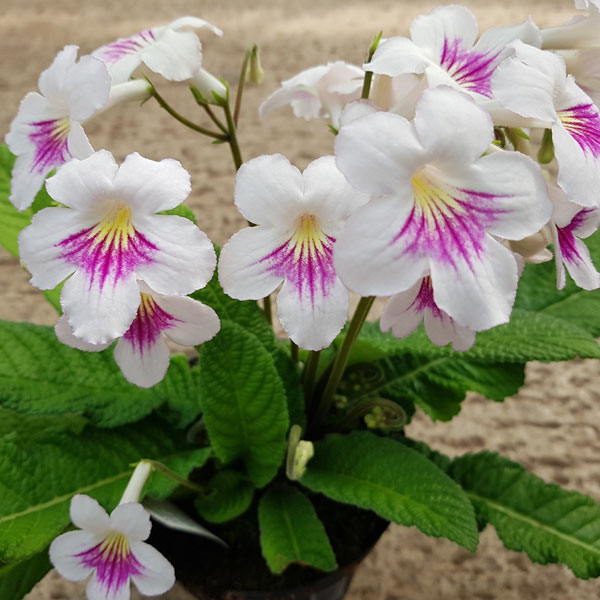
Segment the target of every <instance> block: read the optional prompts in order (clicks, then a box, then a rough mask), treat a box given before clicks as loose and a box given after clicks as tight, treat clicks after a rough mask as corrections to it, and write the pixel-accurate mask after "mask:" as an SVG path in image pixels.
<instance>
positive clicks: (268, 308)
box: [263, 296, 273, 326]
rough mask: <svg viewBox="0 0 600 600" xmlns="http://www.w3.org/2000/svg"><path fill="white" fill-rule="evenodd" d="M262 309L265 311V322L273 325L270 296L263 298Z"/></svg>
mask: <svg viewBox="0 0 600 600" xmlns="http://www.w3.org/2000/svg"><path fill="white" fill-rule="evenodd" d="M263 311H264V313H265V319H266V320H267V323H268V324H269V325H271V326H273V311H272V309H271V296H266V297H265V298H263Z"/></svg>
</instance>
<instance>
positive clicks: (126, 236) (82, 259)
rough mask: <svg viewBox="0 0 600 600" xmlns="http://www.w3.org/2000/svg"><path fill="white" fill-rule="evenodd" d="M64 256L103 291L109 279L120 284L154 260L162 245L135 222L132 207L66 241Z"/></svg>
mask: <svg viewBox="0 0 600 600" xmlns="http://www.w3.org/2000/svg"><path fill="white" fill-rule="evenodd" d="M57 245H58V246H60V247H62V249H63V252H62V254H61V258H63V259H64V260H66V261H67V262H69V263H71V264H75V265H78V266H79V268H80V269H83V270H84V271H85V273H86V274H87V275H88V277H89V280H90V284H89V285H90V289H91V288H92V287H93V285H94V284H95V283H97V284H98V286H99V288H100V290H102V289H103V288H104V286H105V284H106V282H107V281H111V282H112V284H113V285H116V284H117V283H118V282H119V281H121V280H123V279H126V278H128V277H130V276H131V275H132V273H133V272H134V270H135V268H136V267H138V266H139V265H147V264H150V263H152V262H153V258H152V257H153V255H154V253H155V252H156V251H158V247H157V246H155V245H154V244H153V243H152V242H150V241H149V240H148V239H147V238H146V237H145V236H144V235H142V234H141V233H139V232H137V231H136V230H135V229H134V227H133V225H132V224H131V210H130V209H129V208H128V207H126V208H120V209H117V210H116V211H115V212H113V213H112V214H111V215H110V216H109V217H107V218H106V219H104V220H103V221H102V222H100V223H98V225H95V226H94V227H89V228H87V229H83V230H81V231H79V232H77V233H75V234H73V235H71V236H69V237H68V238H66V239H64V240H62V242H60V243H59V244H57Z"/></svg>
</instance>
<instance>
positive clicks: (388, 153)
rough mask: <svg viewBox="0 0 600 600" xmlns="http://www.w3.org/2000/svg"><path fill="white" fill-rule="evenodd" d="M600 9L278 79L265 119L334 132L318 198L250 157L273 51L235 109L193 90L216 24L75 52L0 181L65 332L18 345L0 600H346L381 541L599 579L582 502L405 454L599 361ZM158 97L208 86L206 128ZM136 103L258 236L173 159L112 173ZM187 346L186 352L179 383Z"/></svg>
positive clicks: (280, 165) (489, 464)
mask: <svg viewBox="0 0 600 600" xmlns="http://www.w3.org/2000/svg"><path fill="white" fill-rule="evenodd" d="M578 8H582V7H581V6H579V7H578ZM583 8H584V9H585V10H586V11H587V14H585V15H580V18H579V19H576V20H575V21H573V22H572V23H570V24H568V25H566V26H564V27H556V28H551V29H547V30H542V31H540V30H539V28H538V27H537V26H536V25H535V24H534V23H533V22H532V21H531V20H527V21H525V22H524V23H521V24H518V25H514V26H502V27H498V28H494V29H491V30H489V31H486V32H484V33H483V34H482V35H481V37H480V38H479V40H478V41H477V42H475V40H476V38H477V26H476V23H475V20H474V18H473V16H472V15H471V13H470V12H469V11H468V10H467V9H466V8H463V7H460V6H448V7H440V8H438V9H435V10H434V11H432V12H431V13H429V14H428V15H423V16H420V17H419V18H417V19H416V20H415V22H414V23H413V26H412V27H411V38H410V39H409V38H400V37H392V38H388V39H385V40H383V39H382V38H381V34H380V35H378V36H376V37H375V39H374V41H373V43H372V45H371V47H370V48H369V49H368V59H367V63H366V64H365V65H364V67H362V68H361V67H357V66H354V65H349V64H347V63H344V62H341V61H338V62H333V63H328V64H326V65H319V66H317V67H314V68H312V69H308V70H307V71H303V72H302V73H299V74H298V75H296V76H294V77H292V78H291V79H289V80H287V81H285V82H284V83H283V84H282V86H281V88H279V89H278V90H276V91H275V92H273V93H272V94H271V95H270V96H269V97H268V98H267V99H266V100H265V102H264V103H263V104H262V106H261V111H260V112H261V116H263V117H264V116H267V115H268V113H269V112H270V111H271V110H274V109H276V108H279V107H281V106H283V105H288V104H289V105H291V107H292V109H293V111H294V113H295V115H296V116H298V117H304V118H324V119H326V120H327V123H328V125H329V128H330V129H331V131H332V134H333V135H332V140H334V154H333V155H328V156H323V157H321V158H319V159H317V160H316V161H314V162H312V163H311V164H310V165H309V166H308V167H307V168H306V169H305V170H304V171H303V172H300V171H299V170H298V169H297V168H296V167H295V166H293V165H292V164H291V163H290V162H289V161H288V160H287V159H286V158H285V157H284V156H282V155H280V154H275V155H262V156H258V157H255V158H253V159H251V160H249V161H247V162H244V161H243V159H242V150H241V148H240V144H239V142H238V137H237V127H238V120H239V116H240V107H241V103H242V99H243V90H244V86H245V85H246V83H257V82H258V81H259V80H260V77H261V69H260V64H259V61H258V50H257V47H256V46H255V45H252V46H250V47H249V48H248V49H247V51H246V53H245V55H244V57H243V61H242V67H241V73H240V78H239V82H238V85H237V89H236V92H235V95H234V94H233V93H232V90H231V89H230V86H229V84H228V83H227V82H225V81H224V80H222V79H219V78H218V77H216V76H214V75H212V74H211V73H209V72H207V71H205V70H204V69H203V67H202V53H201V46H200V41H199V39H198V37H197V36H196V33H194V30H201V29H208V30H210V31H211V32H212V33H214V34H217V35H220V34H221V32H220V30H219V29H218V28H217V27H215V26H214V25H211V24H210V23H207V22H206V21H203V20H201V19H198V18H192V17H183V18H180V19H177V20H176V21H173V22H172V23H170V24H168V25H165V26H161V27H156V28H153V29H150V30H147V31H144V32H140V33H138V34H135V35H133V36H131V37H129V38H123V39H119V40H117V41H116V42H113V43H109V44H107V45H106V46H103V47H102V48H100V49H98V50H97V51H96V52H94V53H93V54H92V55H90V56H83V57H81V58H79V59H78V58H77V48H76V47H75V46H67V47H65V48H64V49H63V50H62V51H61V52H60V53H59V54H58V55H57V57H56V58H55V59H54V61H53V62H52V64H51V65H50V67H49V68H48V69H47V70H46V71H44V72H43V73H42V74H41V76H40V80H39V93H37V92H33V93H31V94H28V95H27V96H26V97H25V98H24V99H23V101H22V104H21V107H20V108H19V112H18V114H17V116H16V117H15V119H14V121H13V123H12V125H11V129H10V132H9V133H8V135H7V136H6V142H7V146H4V147H3V148H2V150H1V154H0V162H1V163H2V166H3V169H2V176H3V187H2V190H1V191H2V195H1V197H0V202H1V203H2V204H1V207H2V214H3V215H4V216H3V223H2V226H1V227H0V242H1V243H2V244H3V245H4V246H5V247H6V248H7V249H8V250H9V251H10V252H12V253H13V254H14V255H15V257H19V258H20V260H21V261H22V263H23V264H24V266H25V268H26V269H27V270H28V271H29V272H30V273H31V282H32V284H33V285H34V286H36V287H38V288H40V289H41V290H42V291H43V293H44V294H45V296H46V298H47V299H48V301H49V302H51V303H52V305H53V306H54V307H55V308H56V309H57V324H56V327H55V328H54V330H53V329H52V328H47V327H40V326H35V325H31V324H27V323H12V322H2V323H0V340H1V343H2V348H3V356H4V357H5V359H4V360H3V362H2V363H0V374H1V376H2V380H3V382H4V385H3V388H2V390H0V414H1V419H0V482H1V485H2V490H3V493H2V494H1V495H0V561H1V563H2V564H1V566H0V591H1V592H2V594H1V596H2V598H3V600H4V599H6V600H19V599H20V598H22V597H23V595H24V594H25V593H27V592H28V591H29V590H30V589H31V587H32V586H33V585H34V583H35V582H36V581H37V580H39V579H40V578H41V577H42V576H43V575H44V573H45V572H47V571H48V570H49V569H50V567H51V563H52V564H53V565H54V567H55V568H56V569H57V570H58V572H59V573H61V574H62V575H63V576H65V577H66V578H68V579H73V580H76V581H83V580H86V579H89V583H88V587H87V594H88V597H89V598H90V600H101V599H103V600H104V599H106V600H114V599H117V598H118V599H122V598H128V597H129V589H130V582H133V583H134V584H135V586H137V587H138V589H139V590H140V591H141V592H142V593H143V594H145V595H156V594H160V593H163V592H165V591H166V590H168V589H169V588H170V587H171V586H172V584H173V582H174V580H175V577H176V576H177V578H178V579H180V580H181V581H182V583H183V584H184V585H185V586H186V587H187V588H188V589H189V590H190V591H192V592H193V593H194V594H196V595H197V597H198V598H204V597H207V598H214V599H218V598H248V599H250V598H303V597H306V598H309V597H310V598H319V600H335V599H339V598H342V597H343V595H344V593H345V590H346V587H347V585H348V582H349V580H350V577H351V575H352V571H353V568H354V567H355V565H356V564H357V562H358V561H359V560H360V559H361V558H362V557H363V556H364V554H365V553H366V552H367V551H368V550H369V548H370V547H372V545H373V544H374V543H375V542H376V540H377V538H378V536H379V535H380V534H381V533H382V531H383V530H384V528H385V524H386V523H387V522H389V521H392V522H395V523H399V524H401V525H406V526H416V527H417V528H419V529H420V530H421V531H422V532H423V533H425V534H427V535H431V536H435V537H445V538H448V539H450V540H451V541H453V542H455V543H456V544H458V545H460V546H462V547H464V548H467V549H469V550H471V551H475V549H476V546H477V540H478V532H479V530H480V529H481V528H483V527H485V525H487V524H491V525H492V526H494V527H495V528H496V530H497V531H498V534H499V536H500V537H501V539H502V541H503V542H504V544H505V545H506V547H507V548H509V549H511V550H517V551H522V552H526V553H527V554H528V555H529V557H530V558H531V559H532V560H534V561H537V562H541V563H544V564H545V563H552V562H560V563H564V564H566V565H567V566H568V567H569V568H570V569H571V570H572V571H573V572H574V573H575V575H577V576H578V577H584V578H587V577H596V576H598V575H599V574H600V565H599V562H598V558H597V555H598V549H597V529H598V522H599V519H600V508H599V507H598V505H597V504H596V503H595V502H594V501H593V500H592V499H591V498H589V497H586V496H584V495H582V494H580V493H578V492H574V491H568V490H564V489H562V488H560V487H559V486H557V485H554V484H548V483H545V482H544V481H542V480H541V479H539V478H537V477H535V476H534V475H532V474H530V473H528V472H527V471H526V470H525V469H524V468H523V467H522V466H520V465H519V464H517V463H515V462H513V461H510V460H508V459H506V458H503V457H501V456H499V455H497V454H494V453H488V452H482V453H478V454H467V455H465V456H460V457H457V458H454V459H450V458H448V457H446V456H444V455H442V454H440V453H438V452H436V450H435V449H433V448H429V447H428V446H427V445H425V444H424V443H423V442H421V441H419V440H414V439H411V438H409V437H407V436H406V435H405V432H404V427H405V426H406V424H407V423H408V422H409V421H410V419H411V417H412V415H413V414H414V412H415V410H417V409H418V408H419V409H421V410H423V411H424V412H425V413H427V415H429V417H431V419H433V420H441V421H449V420H451V419H452V418H453V417H454V416H455V415H456V414H457V413H458V412H459V411H460V406H461V402H462V400H463V399H464V397H465V394H466V392H467V391H468V390H473V391H477V392H480V393H481V394H483V395H484V396H486V397H488V398H490V399H491V400H496V401H501V400H503V399H504V398H505V397H507V396H510V395H513V394H514V393H516V391H517V390H518V389H519V387H520V385H522V383H523V378H524V366H525V364H526V363H527V362H528V361H532V360H538V361H559V360H568V359H571V358H575V357H578V356H579V357H584V358H597V357H598V356H599V355H600V349H599V348H598V344H597V342H596V339H595V338H596V336H597V335H598V334H599V332H600V321H599V318H598V314H597V313H598V311H597V310H595V309H596V305H597V303H598V292H597V291H595V290H597V288H598V287H600V280H599V275H598V272H597V271H596V268H595V267H594V264H593V261H594V259H597V258H598V256H599V255H600V238H599V237H598V235H597V234H594V232H595V231H596V229H597V228H598V225H599V223H600V221H599V216H598V215H599V214H600V211H599V208H600V200H598V198H599V196H598V185H599V183H600V181H599V180H600V115H599V112H598V108H597V107H596V104H595V89H596V87H595V86H596V84H597V81H596V79H595V78H594V77H595V75H594V73H593V71H589V62H587V61H586V57H588V54H586V52H590V50H589V48H592V49H593V48H597V47H598V46H600V39H599V38H598V36H597V33H596V31H597V25H598V19H599V17H598V11H597V8H596V6H595V5H594V4H593V3H591V2H590V3H589V6H588V5H587V3H586V6H585V7H583ZM582 45H583V46H584V47H585V48H588V50H586V51H582V50H580V47H581V46H582ZM134 73H140V75H139V76H138V77H136V78H131V76H132V74H134ZM154 73H157V74H159V75H161V76H163V77H164V78H165V79H167V80H169V81H186V82H188V84H189V86H190V91H191V95H192V96H191V97H192V99H193V100H194V101H195V103H196V105H197V110H198V111H202V112H203V113H204V115H205V121H203V122H202V123H200V122H197V121H196V120H194V119H192V118H190V117H188V116H184V115H182V114H181V113H180V112H179V111H178V110H176V109H175V108H174V107H173V106H171V104H170V103H169V102H168V101H167V100H166V99H165V98H164V97H163V95H162V94H161V92H159V90H158V89H157V87H156V86H155V83H154V79H155V75H154ZM127 100H134V101H135V100H137V101H141V102H146V101H154V102H157V103H158V104H159V105H160V106H161V107H162V108H163V109H165V110H166V111H167V112H168V113H169V114H170V115H171V116H173V117H174V119H175V120H176V121H178V122H179V124H180V125H184V126H186V127H188V128H189V129H192V130H194V131H195V132H196V133H199V134H202V135H205V136H207V137H209V138H211V139H212V141H214V142H216V143H218V144H219V145H228V146H229V148H230V151H231V154H232V158H233V161H234V165H235V169H236V172H237V173H236V183H235V197H234V202H235V205H236V207H237V209H238V210H239V211H240V212H241V214H242V215H243V216H244V218H246V220H247V221H248V226H247V227H245V228H243V229H242V230H240V231H239V232H238V233H237V234H235V235H234V236H233V237H232V238H231V239H230V240H229V242H227V243H226V244H225V245H224V246H223V248H222V249H218V248H216V247H214V246H213V244H212V243H211V242H210V240H209V239H208V237H207V236H206V235H205V234H204V233H203V232H202V231H201V229H200V227H201V226H202V221H201V219H200V220H199V222H198V223H197V221H196V216H195V215H194V213H193V212H192V211H191V210H190V209H187V208H186V207H184V206H183V205H182V203H183V201H184V200H185V199H186V197H187V196H188V195H189V193H190V189H191V188H190V178H189V174H188V173H187V171H186V170H185V169H184V167H183V166H182V165H181V164H180V163H179V162H177V161H175V160H172V159H164V160H161V161H152V160H149V159H147V158H144V157H142V156H140V154H138V153H137V152H134V150H135V148H132V154H130V155H129V156H128V157H127V158H126V159H125V161H124V162H123V163H122V164H120V165H119V164H117V162H116V161H115V159H114V158H113V156H112V155H111V154H110V152H108V151H107V150H99V151H96V152H95V151H94V150H93V149H92V147H91V145H90V144H89V141H88V140H87V137H86V134H85V124H86V122H87V121H88V120H89V119H90V118H92V117H94V118H102V114H101V113H102V112H103V111H105V110H108V109H111V110H118V105H119V104H120V103H121V102H124V101H127ZM177 127H179V125H177ZM232 210H233V209H232ZM584 240H585V241H584ZM549 247H551V248H552V251H551V250H550V249H549ZM217 262H218V266H217ZM566 272H568V273H569V275H570V278H571V279H572V281H571V280H570V279H569V281H567V276H566ZM279 286H281V289H280V290H279V292H278V293H277V295H276V296H275V291H276V290H277V288H278V287H279ZM350 291H352V292H355V293H356V294H358V296H359V299H358V302H357V305H356V307H355V308H354V310H353V312H352V317H351V318H350V320H349V321H348V322H347V316H348V307H349V304H350V295H349V292H350ZM377 296H389V300H388V301H387V304H386V306H385V309H384V311H383V314H382V317H381V319H380V321H379V322H378V323H374V322H369V321H367V316H368V314H369V311H370V309H371V307H372V305H373V302H374V300H375V297H377ZM272 302H276V303H277V317H278V320H279V321H280V322H281V324H282V326H283V329H284V331H285V337H281V336H279V337H276V336H275V334H274V330H273V324H274V322H275V319H274V314H273V312H274V311H273V310H272ZM59 315H60V316H59ZM423 322H424V324H423V325H421V323H423ZM167 337H168V338H170V339H171V340H172V341H174V342H176V343H178V344H182V345H185V346H190V347H193V348H195V350H194V351H193V352H191V353H190V354H188V355H182V354H174V355H173V356H170V350H169V346H168V345H167V342H166V339H165V338H167ZM107 511H108V512H107ZM150 515H151V516H152V517H153V520H154V525H153V527H152V532H151V525H150ZM71 524H72V525H73V526H74V527H73V526H72V525H71ZM50 561H51V562H50Z"/></svg>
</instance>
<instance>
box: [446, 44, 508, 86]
mask: <svg viewBox="0 0 600 600" xmlns="http://www.w3.org/2000/svg"><path fill="white" fill-rule="evenodd" d="M499 54H500V53H499V52H497V53H495V54H492V53H481V52H476V51H475V50H467V49H466V48H465V47H464V45H463V41H462V40H461V39H460V38H455V39H453V40H449V39H448V38H445V39H444V46H443V48H442V54H441V56H440V66H442V67H443V68H444V69H446V71H447V72H448V74H449V75H450V76H451V77H452V79H454V80H455V81H456V82H457V83H458V84H459V85H460V86H461V87H464V88H466V89H467V90H469V91H470V92H476V93H477V94H481V95H482V96H485V97H486V98H491V97H492V89H491V86H490V79H491V77H492V73H493V72H494V69H495V68H496V66H497V62H498V56H499Z"/></svg>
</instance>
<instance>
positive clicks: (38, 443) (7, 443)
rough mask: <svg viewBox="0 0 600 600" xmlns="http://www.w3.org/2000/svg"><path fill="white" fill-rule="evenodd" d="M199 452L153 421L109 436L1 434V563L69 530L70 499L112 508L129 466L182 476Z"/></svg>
mask: <svg viewBox="0 0 600 600" xmlns="http://www.w3.org/2000/svg"><path fill="white" fill-rule="evenodd" d="M23 418H24V419H27V417H23ZM197 452H198V451H197V450H192V451H190V449H188V448H187V447H186V445H185V440H184V439H182V436H181V433H180V432H177V431H175V430H173V429H171V428H170V427H168V426H167V425H165V423H164V422H160V421H158V420H155V419H146V420H144V421H142V422H141V423H136V424H134V425H129V426H126V427H121V428H117V429H113V430H103V429H93V428H91V427H89V428H86V429H85V430H84V431H83V432H82V433H81V434H80V435H76V434H74V433H70V434H69V433H68V432H67V431H62V432H57V431H55V430H50V431H48V432H47V433H46V434H42V433H41V432H39V433H38V434H37V435H36V436H35V438H33V439H32V438H31V437H29V438H25V439H23V438H22V437H21V436H19V435H18V433H13V434H12V435H11V434H6V435H4V436H3V437H1V438H0V560H2V561H5V562H13V561H19V560H23V559H26V558H28V557H30V556H32V555H33V554H35V553H37V552H39V551H41V550H42V549H43V548H45V547H46V546H47V545H48V544H49V543H50V541H51V540H52V539H53V538H54V537H56V535H58V534H59V533H60V532H61V531H62V530H63V529H64V528H65V527H66V526H67V525H68V523H69V503H70V500H71V498H72V496H73V495H74V494H78V493H80V494H88V495H90V496H93V497H94V498H96V499H97V500H98V501H99V502H100V503H101V504H102V505H103V506H104V507H105V508H107V509H112V508H113V507H114V506H115V505H116V504H117V502H118V501H119V499H120V497H121V494H122V493H123V490H124V489H125V486H126V484H127V480H128V478H129V476H130V475H131V473H132V467H131V464H132V463H135V462H137V461H139V460H140V459H141V458H151V459H154V460H158V461H160V462H162V463H165V464H166V465H167V466H169V467H173V469H174V470H176V471H178V474H179V475H182V476H186V475H187V473H188V472H189V471H190V470H191V469H192V468H193V467H194V466H195V464H196V463H197V461H198V459H199V456H198V454H197ZM186 458H187V459H188V460H187V461H186ZM158 476H159V475H153V478H154V477H158ZM163 477H164V476H163ZM172 487H173V486H172V484H171V483H170V482H168V484H167V485H163V484H157V485H156V487H155V489H154V490H152V491H153V495H155V496H157V497H162V496H164V495H165V494H167V493H169V492H170V491H171V490H172Z"/></svg>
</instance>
